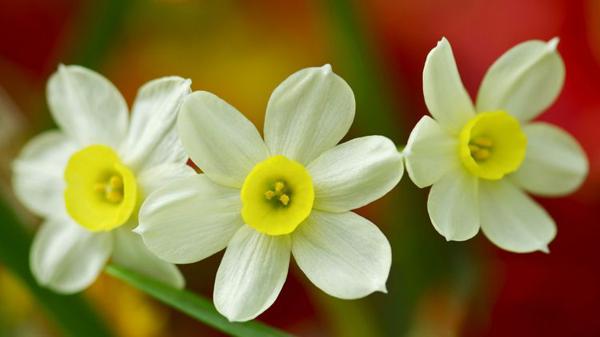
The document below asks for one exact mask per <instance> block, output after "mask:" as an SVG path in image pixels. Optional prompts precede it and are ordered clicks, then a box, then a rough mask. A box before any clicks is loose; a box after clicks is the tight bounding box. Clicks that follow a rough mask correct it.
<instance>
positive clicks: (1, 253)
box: [0, 200, 112, 337]
mask: <svg viewBox="0 0 600 337" xmlns="http://www.w3.org/2000/svg"><path fill="white" fill-rule="evenodd" d="M31 241H32V240H31V235H30V234H29V233H28V232H27V231H26V230H25V227H24V226H22V225H21V224H20V223H19V221H18V220H17V217H16V216H15V214H14V213H13V212H12V211H11V209H10V208H9V207H8V206H7V205H6V204H5V203H4V201H3V200H0V263H2V264H3V265H4V266H6V267H7V268H8V269H10V270H11V271H12V272H13V273H14V274H15V275H16V276H17V277H18V278H19V279H21V281H23V283H24V284H25V285H26V286H27V287H28V288H29V290H30V292H31V294H32V295H33V296H34V297H35V298H36V299H37V301H38V303H39V304H40V305H41V306H42V307H43V308H44V309H45V311H46V312H47V314H48V316H49V317H51V318H53V319H54V321H55V322H56V324H57V325H58V327H59V329H61V330H62V331H63V333H64V335H65V336H72V337H81V336H86V337H88V336H89V337H109V336H112V333H111V332H110V331H109V330H108V328H107V327H106V326H104V325H103V323H102V320H101V319H100V318H99V317H98V316H97V315H96V313H95V312H94V310H93V309H92V307H91V306H90V305H89V303H88V302H87V301H86V300H84V299H83V298H82V297H81V296H79V295H69V296H64V295H58V294H56V293H54V292H52V291H50V290H47V289H45V288H41V287H40V286H39V285H38V284H37V282H36V281H35V279H34V278H33V275H32V274H31V271H30V270H29V247H30V246H31ZM4 305H11V304H10V303H7V304H4Z"/></svg>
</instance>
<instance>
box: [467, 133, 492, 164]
mask: <svg viewBox="0 0 600 337" xmlns="http://www.w3.org/2000/svg"><path fill="white" fill-rule="evenodd" d="M493 145H494V141H492V140H491V139H490V138H487V137H476V138H474V139H473V140H471V141H470V142H469V151H471V157H473V159H475V160H476V161H478V162H481V161H485V160H487V159H489V158H490V157H491V155H492V149H493Z"/></svg>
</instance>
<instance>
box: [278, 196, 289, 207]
mask: <svg viewBox="0 0 600 337" xmlns="http://www.w3.org/2000/svg"><path fill="white" fill-rule="evenodd" d="M279 201H280V202H281V203H282V204H283V206H287V205H288V204H289V202H290V197H289V196H288V195H287V194H282V195H281V196H280V197H279Z"/></svg>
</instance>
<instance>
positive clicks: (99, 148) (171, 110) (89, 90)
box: [13, 66, 194, 293]
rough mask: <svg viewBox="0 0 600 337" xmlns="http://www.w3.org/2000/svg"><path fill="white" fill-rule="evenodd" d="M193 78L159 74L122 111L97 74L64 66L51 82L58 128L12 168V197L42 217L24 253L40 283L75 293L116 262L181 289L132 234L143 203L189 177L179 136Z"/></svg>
mask: <svg viewBox="0 0 600 337" xmlns="http://www.w3.org/2000/svg"><path fill="white" fill-rule="evenodd" d="M189 93H190V81H189V80H186V79H182V78H179V77H165V78H161V79H157V80H154V81H151V82H149V83H147V84H146V85H144V86H143V87H142V88H141V89H140V91H139V93H138V96H137V98H136V100H135V103H134V105H133V109H132V110H133V111H132V116H131V118H129V116H128V109H127V104H126V102H125V100H124V99H123V97H122V96H121V94H120V93H119V92H118V91H117V89H116V88H115V87H114V86H113V85H112V84H111V83H110V82H109V81H108V80H107V79H105V78H104V77H102V76H101V75H99V74H97V73H95V72H93V71H91V70H88V69H85V68H82V67H78V66H60V67H59V69H58V71H57V72H56V73H55V74H54V75H52V77H51V78H50V80H49V82H48V87H47V96H48V104H49V107H50V111H51V113H52V116H53V117H54V120H55V121H56V122H57V124H58V125H59V127H60V129H61V130H55V131H47V132H45V133H43V134H41V135H39V136H37V137H35V138H34V139H33V140H31V141H30V142H29V143H28V144H27V145H26V146H25V148H24V149H23V151H22V153H21V154H20V156H19V157H18V158H17V159H16V160H15V162H14V165H13V185H14V190H15V193H16V195H17V197H18V198H19V199H20V200H21V201H22V202H23V204H25V205H26V206H27V207H28V208H29V209H30V210H31V211H33V212H34V213H36V214H38V215H40V216H42V217H43V218H45V221H44V223H43V225H42V227H41V229H40V231H39V232H38V233H37V235H36V237H35V239H34V242H33V245H32V248H31V255H30V264H31V270H32V271H33V274H34V276H35V277H36V279H37V280H38V282H39V283H40V284H43V285H45V286H48V287H50V288H52V289H54V290H56V291H59V292H63V293H71V292H76V291H80V290H82V289H84V288H86V287H87V286H88V285H90V284H91V283H92V282H93V281H94V280H95V279H96V277H97V276H98V274H99V273H100V271H101V270H102V269H103V267H104V265H105V263H106V261H107V260H108V259H109V258H110V257H111V256H112V259H113V262H114V263H116V264H120V265H123V266H125V267H127V268H130V269H133V270H135V271H138V272H140V273H143V274H146V275H148V276H151V277H154V278H156V279H158V280H160V281H163V282H166V283H169V284H171V285H173V286H177V287H182V286H183V284H184V280H183V277H182V275H181V274H180V273H179V271H178V269H177V267H175V266H174V265H173V264H170V263H167V262H164V261H162V260H160V259H158V258H157V257H155V256H154V255H153V254H152V253H151V252H150V251H148V250H147V249H146V247H145V246H144V244H143V242H142V239H141V238H140V237H139V236H138V235H137V234H135V233H133V232H131V229H132V228H133V227H135V225H136V224H137V210H138V209H139V205H140V204H141V202H142V201H143V200H144V198H145V196H146V195H148V194H149V193H151V192H152V191H153V190H155V189H156V188H158V187H160V186H161V185H163V184H165V183H168V182H169V181H171V180H173V179H176V178H182V177H186V176H190V175H193V174H194V171H193V170H192V169H191V168H190V167H188V166H186V160H187V156H186V154H185V152H184V151H183V147H182V146H181V144H180V142H179V140H178V138H177V134H176V132H175V121H176V113H177V110H178V109H179V107H180V106H181V102H182V101H183V98H184V97H185V96H186V95H188V94H189Z"/></svg>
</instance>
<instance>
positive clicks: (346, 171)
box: [308, 136, 403, 212]
mask: <svg viewBox="0 0 600 337" xmlns="http://www.w3.org/2000/svg"><path fill="white" fill-rule="evenodd" d="M308 171H309V172H310V175H311V177H312V179H313V184H314V187H315V204H314V207H315V208H317V209H321V210H325V211H330V212H345V211H348V210H351V209H355V208H359V207H362V206H365V205H367V204H369V203H371V202H372V201H374V200H377V199H379V198H381V197H382V196H383V195H385V194H386V193H387V192H389V191H390V190H391V189H392V188H394V186H396V185H397V184H398V182H399V181H400V178H401V177H402V172H403V166H402V157H401V156H400V153H398V150H397V149H396V146H395V145H394V143H392V141H391V140H389V139H387V138H385V137H382V136H369V137H362V138H356V139H353V140H351V141H348V142H346V143H343V144H340V145H338V146H336V147H334V148H333V149H331V150H329V151H327V152H325V153H323V154H322V155H321V156H319V157H318V158H317V159H316V160H314V161H313V162H312V163H311V164H310V165H309V166H308Z"/></svg>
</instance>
